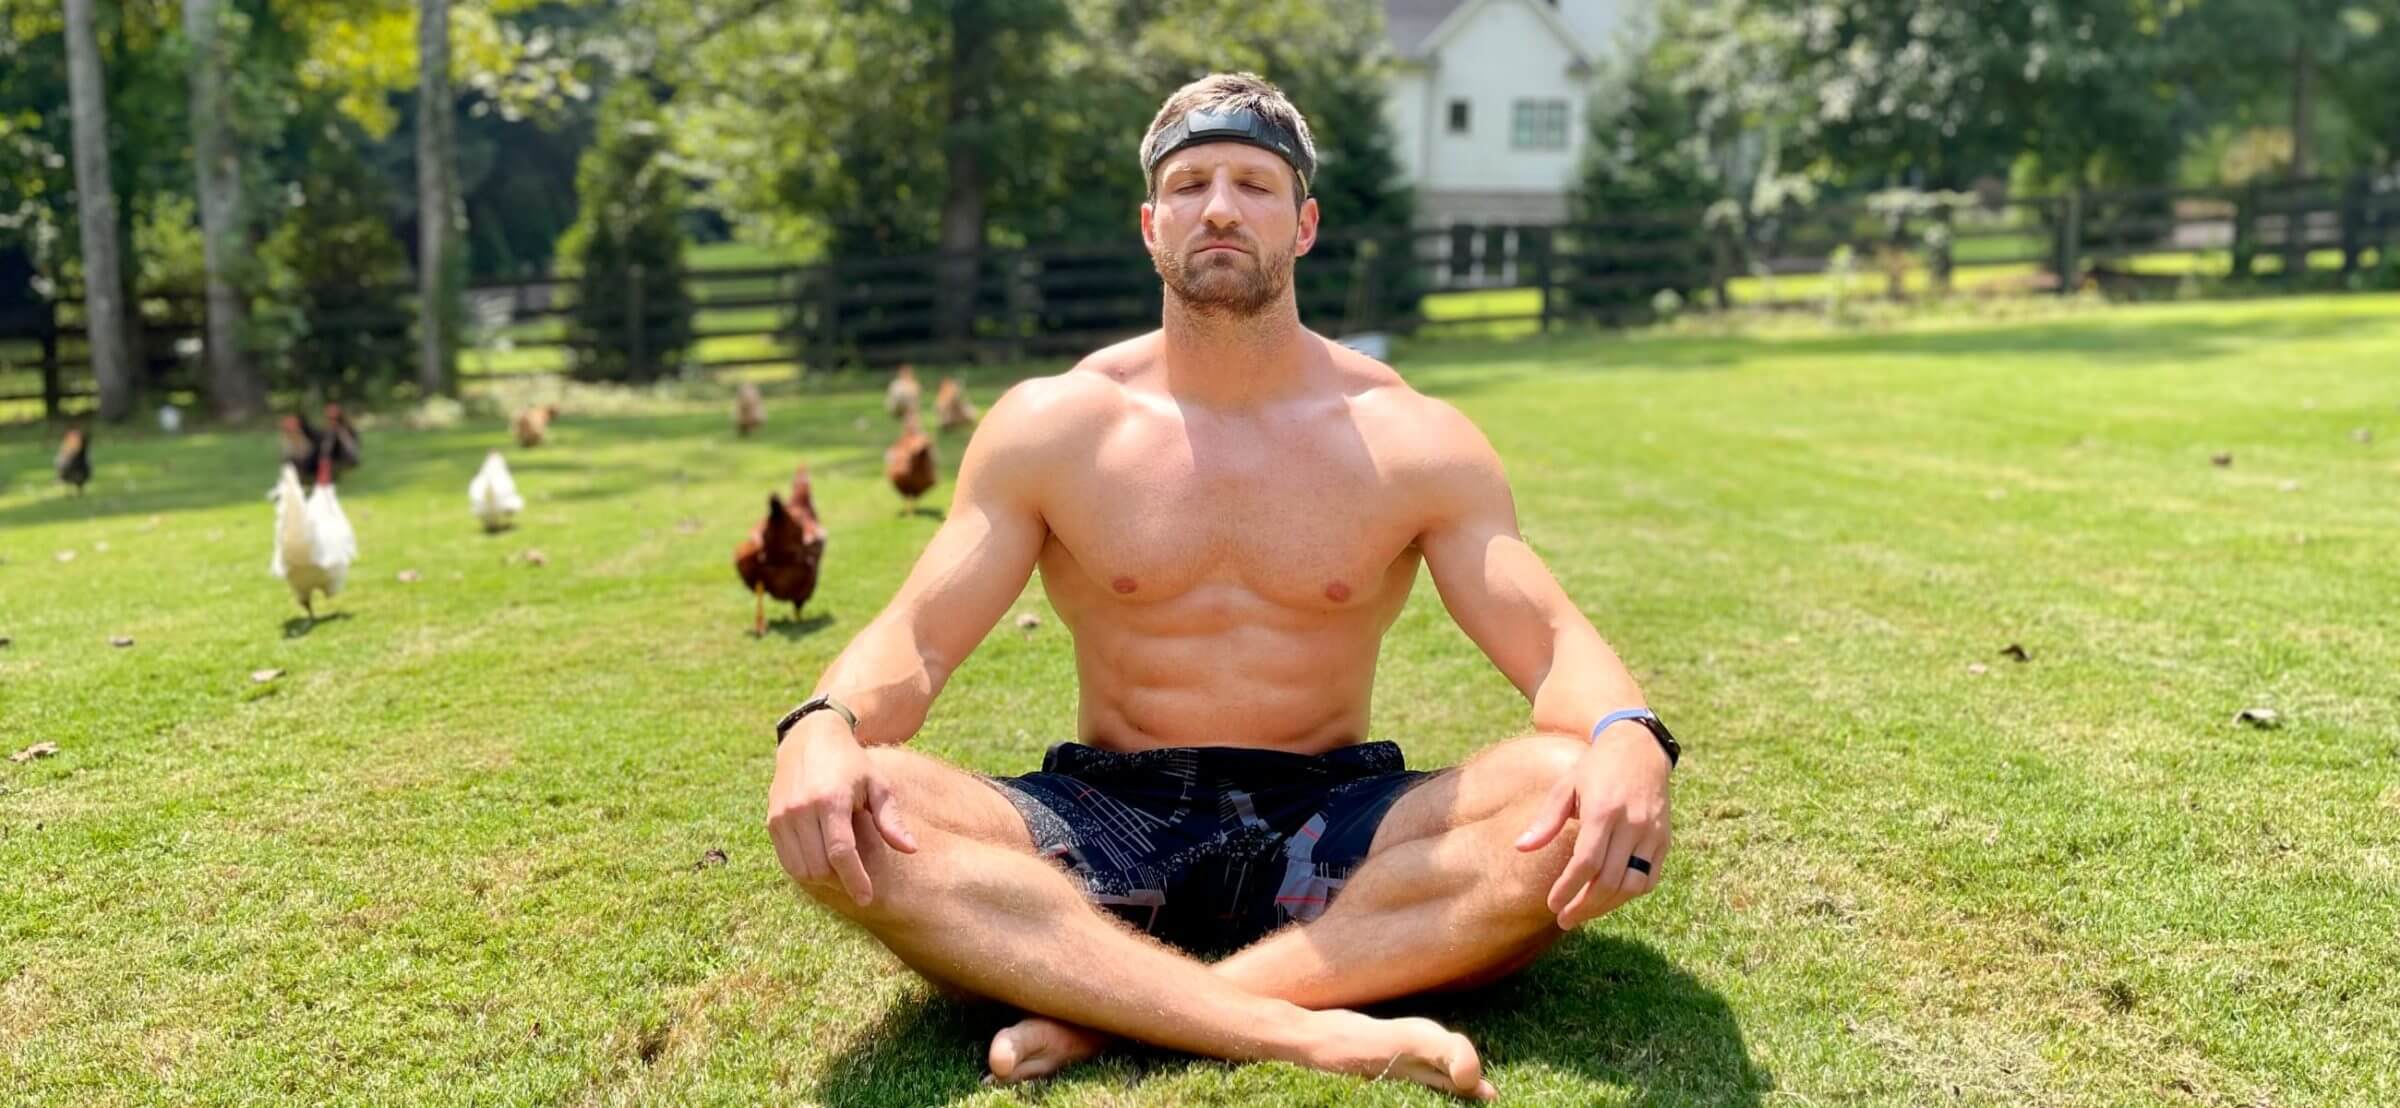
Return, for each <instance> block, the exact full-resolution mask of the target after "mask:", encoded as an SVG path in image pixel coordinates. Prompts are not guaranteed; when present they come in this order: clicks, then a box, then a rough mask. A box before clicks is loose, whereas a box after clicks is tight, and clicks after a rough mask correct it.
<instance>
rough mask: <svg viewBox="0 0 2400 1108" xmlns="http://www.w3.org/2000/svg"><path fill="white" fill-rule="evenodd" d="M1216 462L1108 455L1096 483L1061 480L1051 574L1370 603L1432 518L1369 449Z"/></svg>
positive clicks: (1051, 515) (1127, 593) (1326, 603)
mask: <svg viewBox="0 0 2400 1108" xmlns="http://www.w3.org/2000/svg"><path fill="white" fill-rule="evenodd" d="M1213 461H1214V460H1212V459H1209V458H1206V457H1197V458H1195V457H1193V456H1192V454H1190V453H1188V452H1186V453H1183V454H1181V455H1178V454H1177V453H1176V452H1174V451H1173V450H1156V451H1152V452H1148V453H1144V454H1139V455H1135V456H1131V457H1118V458H1111V457H1109V456H1107V455H1105V454H1104V455H1103V456H1102V457H1101V458H1100V459H1098V462H1099V464H1097V465H1095V466H1093V467H1092V469H1091V470H1090V472H1089V475H1088V478H1087V477H1083V476H1079V477H1078V478H1076V479H1073V480H1069V481H1066V482H1062V483H1060V484H1059V485H1058V486H1054V487H1053V488H1052V489H1051V490H1049V492H1048V494H1047V495H1045V497H1044V499H1045V501H1046V503H1045V505H1044V508H1043V515H1044V519H1045V521H1046V522H1047V523H1048V525H1049V527H1050V532H1051V536H1052V544H1053V547H1054V550H1053V551H1052V552H1051V554H1050V555H1049V556H1048V557H1047V558H1046V559H1045V570H1046V572H1049V571H1052V570H1053V569H1054V567H1052V566H1051V565H1050V563H1051V562H1061V563H1062V564H1061V565H1059V566H1057V567H1055V568H1056V569H1063V570H1065V571H1066V572H1070V573H1075V574H1079V575H1081V576H1082V577H1083V578H1084V583H1085V584H1087V585H1088V586H1089V587H1090V588H1092V589H1094V590H1096V591H1101V592H1105V593H1107V594H1108V595H1110V596H1113V597H1115V598H1117V599H1120V600H1124V601H1129V602H1135V603H1140V602H1156V601H1164V600H1169V599H1176V598H1182V597H1187V596H1191V595H1194V594H1207V593H1209V592H1210V591H1211V590H1209V588H1208V586H1212V585H1229V586H1234V588H1233V589H1232V590H1226V591H1228V592H1232V593H1236V594H1238V593H1248V594H1255V595H1256V596H1257V597H1258V598H1261V599H1264V600H1266V601H1269V602H1271V603H1273V604H1275V605H1277V606H1282V607H1290V608H1295V609H1315V610H1324V609H1340V608H1347V607H1351V606H1355V605H1362V604H1367V603H1370V602H1371V601H1373V600H1374V599H1375V598H1376V597H1377V596H1379V595H1380V594H1381V593H1382V592H1383V590H1384V589H1385V588H1387V587H1388V581H1389V578H1390V577H1391V576H1392V574H1393V570H1394V567H1395V564H1396V563H1399V562H1401V561H1402V560H1403V559H1406V558H1409V557H1410V556H1411V554H1412V547H1413V544H1414V543H1415V541H1416V538H1417V535H1418V532H1419V531H1420V529H1421V525H1422V521H1421V520H1420V519H1418V518H1416V515H1415V514H1414V513H1413V512H1412V511H1411V509H1410V504H1409V500H1408V497H1407V495H1406V490H1404V489H1401V488H1397V487H1395V486H1393V485H1392V484H1391V483H1390V482H1389V481H1388V480H1387V479H1385V478H1384V477H1382V476H1381V475H1379V474H1378V473H1377V471H1376V469H1375V467H1374V466H1373V465H1372V464H1371V462H1370V461H1369V460H1368V459H1366V458H1365V457H1364V456H1363V455H1361V456H1359V457H1358V458H1356V459H1354V460H1353V459H1346V458H1328V457H1325V456H1323V455H1322V454H1321V453H1319V452H1317V451H1310V450H1296V451H1292V452H1290V454H1289V455H1288V456H1287V457H1284V458H1281V459H1269V458H1257V459H1251V458H1245V459H1242V460H1241V462H1240V463H1239V464H1212V462H1213ZM1060 554H1063V555H1065V558H1064V559H1060V558H1059V557H1058V555H1060ZM1407 568H1408V569H1410V570H1413V568H1414V562H1413V561H1411V562H1409V563H1408V566H1407Z"/></svg>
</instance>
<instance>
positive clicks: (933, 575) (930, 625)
mask: <svg viewBox="0 0 2400 1108" xmlns="http://www.w3.org/2000/svg"><path fill="white" fill-rule="evenodd" d="M1008 408H1009V405H1008V403H1007V400H1006V399H1005V398H1004V399H1003V401H1002V403H1001V404H997V405H994V408H993V412H992V413H991V415H990V416H987V417H986V420H985V422H984V425H983V426H982V427H981V428H979V429H978V430H977V436H978V439H979V440H980V441H977V442H973V443H970V444H969V446H968V448H967V456H966V458H965V459H964V460H963V461H962V462H961V464H960V466H959V475H958V487H957V492H956V494H955V495H953V496H952V497H951V501H950V511H949V515H948V518H946V519H944V520H943V522H942V525H941V527H940V528H939V529H938V530H936V531H935V532H934V535H933V539H932V541H931V542H929V543H927V544H926V546H925V551H924V553H922V554H920V555H918V557H917V564H916V566H915V567H914V568H912V569H911V570H910V571H909V574H908V580H907V581H906V582H905V583H904V584H902V585H901V587H900V593H899V595H898V596H896V597H895V598H894V599H893V603H892V607H893V608H894V609H895V611H896V612H897V613H898V614H900V615H901V616H902V617H903V618H905V619H907V620H908V621H909V624H910V626H911V628H912V629H913V631H914V632H915V635H914V637H915V639H916V641H917V649H918V652H919V653H920V654H922V655H924V657H925V660H926V662H927V663H928V665H929V666H930V667H932V668H934V669H935V671H936V674H937V676H936V678H935V679H936V680H937V681H939V680H941V679H943V678H945V677H947V676H948V674H949V671H951V670H953V669H956V668H957V667H958V664H959V663H960V662H962V661H965V660H966V656H967V655H968V653H970V652H972V651H973V650H974V649H975V644H977V643H979V642H982V641H983V637H984V636H985V635H986V634H988V633H990V631H991V629H992V625H993V624H995V623H998V622H999V620H1000V617H1001V616H1002V615H1003V614H1005V613H1006V612H1007V611H1008V607H1009V605H1011V604H1013V603H1015V602H1016V599H1017V596H1018V595H1019V594H1021V593H1023V592H1024V591H1025V583H1026V582H1027V581H1029V580H1031V579H1032V577H1033V567H1034V563H1035V561H1036V560H1037V559H1038V558H1040V556H1041V552H1042V543H1043V542H1044V540H1046V539H1047V538H1048V537H1049V527H1048V525H1047V524H1046V523H1045V522H1044V521H1043V519H1042V516H1041V512H1040V509H1039V506H1038V505H1037V504H1036V503H1035V502H1034V499H1033V496H1032V490H1033V489H1034V488H1036V487H1037V485H1038V483H1037V481H1036V480H1035V477H1036V475H1035V474H1033V473H1031V472H1029V471H1028V470H1029V467H1032V466H1035V465H1038V464H1040V463H1039V459H1038V458H1035V457H1032V456H1029V455H1028V452H1026V451H1024V450H1023V449H1020V445H1021V442H1022V440H1021V439H1020V438H1019V436H1018V433H1017V432H1018V428H1017V427H1016V426H1015V424H1016V423H1017V422H1018V421H1017V420H1015V419H1012V418H1011V417H1012V416H1014V415H1015V413H1013V412H1011V411H1009V410H1008Z"/></svg>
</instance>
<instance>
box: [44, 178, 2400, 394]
mask: <svg viewBox="0 0 2400 1108" xmlns="http://www.w3.org/2000/svg"><path fill="white" fill-rule="evenodd" d="M2396 237H2400V182H2393V181H2389V180H2386V181H2376V180H2373V179H2370V178H2367V177H2363V176H2362V177H2355V178H2350V179H2346V180H2319V181H2305V182H2296V183H2276V184H2268V185H2255V186H2251V187H2247V188H2240V189H2224V188H2211V189H2185V188H2142V189H2123V190H2114V191H2078V192H2073V193H2066V194H2061V195H2056V196H2040V197H2012V198H2005V199H1998V200H1988V201H1987V200H1983V199H1978V198H1967V199H1962V198H1959V197H1949V198H1916V199H1914V200H1913V201H1912V202H1909V203H1905V204H1885V203H1876V202H1860V201H1842V202H1834V203H1827V204H1823V205H1818V206H1815V207H1810V208H1800V207H1793V208H1787V209H1783V210H1779V211H1773V212H1761V213H1751V214H1748V215H1745V216H1742V217H1739V218H1736V219H1733V220H1727V221H1712V220H1711V219H1710V218H1709V217H1708V213H1705V212H1701V211H1698V210H1685V211H1653V212H1627V213H1623V214H1621V215H1612V216H1609V217H1607V218H1605V219H1599V220H1592V221H1585V222H1578V223H1569V224H1557V225H1515V224H1496V225H1458V226H1453V227H1441V228H1426V229H1414V230H1399V229H1391V230H1375V231H1366V232H1358V233H1352V234H1329V235H1327V236H1325V237H1323V238H1321V239H1320V240H1319V242H1318V244H1317V246H1316V249H1315V250H1314V252H1313V254H1312V256H1311V257H1310V258H1308V259H1307V260H1305V261H1303V262H1302V263H1301V264H1300V266H1299V268H1298V271H1297V273H1296V275H1295V277H1294V280H1295V283H1296V286H1297V288H1296V292H1297V294H1298V298H1299V300H1300V305H1301V312H1302V316H1303V318H1305V319H1308V320H1309V321H1310V322H1311V323H1312V324H1314V325H1316V326H1317V327H1319V328H1320V329H1324V330H1332V331H1339V332H1358V331H1393V332H1402V333H1415V334H1433V335H1439V334H1444V333H1457V332H1460V331H1468V330H1486V331H1489V330H1493V329H1496V328H1502V329H1504V328H1511V327H1514V328H1521V329H1530V330H1536V331H1547V330H1549V329H1551V328H1554V327H1558V326H1561V325H1566V324H1572V323H1578V322H1586V321H1595V320H1596V321H1601V322H1608V323H1617V322H1625V321H1629V320H1635V319H1639V318H1642V317H1644V316H1646V315H1648V314H1650V313H1651V312H1652V310H1653V306H1654V303H1655V302H1656V300H1657V299H1658V295H1659V294H1660V293H1662V292H1664V291H1668V290H1672V291H1673V292H1675V293H1676V294H1677V299H1678V300H1679V301H1680V302H1684V303H1691V304H1696V305H1700V306H1704V307H1709V308H1717V309H1722V308H1729V307H1737V306H1738V307H1751V306H1763V307H1786V306H1790V305H1792V304H1795V303H1817V302H1821V301H1822V299H1823V297H1824V296H1825V295H1826V292H1827V290H1828V285H1827V282H1828V281H1831V282H1833V283H1834V287H1846V286H1847V283H1848V282H1850V281H1852V280H1857V281H1861V282H1872V281H1873V279H1874V278H1875V277H1877V276H1878V275H1880V276H1881V277H1882V278H1883V281H1884V286H1885V287H1884V289H1883V290H1882V292H1883V294H1884V295H1888V296H1893V297H1902V296H1907V295H1911V294H1913V293H1916V292H1922V293H1925V294H1930V295H1946V294H1948V293H1950V292H1952V291H1953V290H1956V289H1959V288H1961V287H1968V286H1977V285H1980V286H1982V287H1984V288H1991V287H1994V286H1995V285H1996V284H1998V285H2003V286H2005V287H2008V288H2012V289H2015V290H2017V291H2022V292H2052V291H2073V290H2074V289H2075V288H2077V287H2079V286H2080V285H2081V284H2083V283H2084V282H2085V281H2087V280H2099V281H2101V282H2102V283H2104V284H2109V285H2111V286H2112V287H2127V286H2138V285H2139V284H2141V283H2143V282H2144V281H2145V280H2147V281H2149V282H2152V283H2155V282H2157V281H2162V280H2172V279H2173V277H2172V276H2171V274H2172V273H2173V272H2176V271H2178V270H2180V271H2182V272H2190V271H2192V270H2193V269H2194V268H2196V266H2195V264H2194V263H2193V259H2195V258H2208V259H2214V260H2215V261H2216V262H2221V264H2222V271H2223V274H2224V275H2225V276H2228V277H2231V278H2235V279H2247V278H2256V277H2260V276H2263V275H2265V274H2267V273H2268V272H2269V271H2270V270H2272V271H2274V272H2275V273H2277V274H2279V275H2280V277H2281V278H2282V279H2284V280H2288V281H2294V282H2297V281H2298V280H2300V279H2301V278H2302V277H2303V276H2304V275H2305V274H2307V273H2310V272H2334V271H2339V272H2341V273H2345V274H2348V273H2355V272H2357V271H2358V270H2360V269H2361V268H2363V267H2365V266H2367V265H2369V264H2385V265H2388V264H2390V262H2389V260H2388V259H2390V257H2391V254H2390V251H2391V249H2392V247H2393V243H2394V239H2395V238H2396ZM2179 258H2180V259H2182V260H2183V262H2182V264H2181V265H2180V266H2178V265H2176V264H2173V263H2174V260H2175V259H2179ZM2212 264H2213V263H2212ZM1827 274H1831V275H1832V276H1831V277H1830V278H1827V277H1823V276H1820V275H1827ZM2061 275H2067V276H2065V277H2063V278H2062V276H2061ZM1812 279H1813V280H1814V282H1815V283H1814V284H1812V283H1810V282H1811V281H1812ZM576 287H577V285H576V281H575V279H574V278H573V277H572V276H569V275H562V274H542V275H529V276H527V277H523V278H519V279H515V280H504V281H488V282H484V283H480V284H477V285H475V286H474V287H472V288H470V289H469V290H468V292H467V306H468V312H467V317H468V321H469V322H468V328H469V332H470V334H469V337H470V340H471V341H470V344H469V348H468V349H467V350H466V351H465V352H464V353H463V356H462V362H463V364H464V366H465V368H466V370H467V372H468V373H469V375H470V376H471V377H473V378H491V377H506V376H512V375H521V374H529V373H548V372H558V371H562V370H566V369H569V368H571V367H573V366H574V365H575V364H576V363H577V362H578V361H579V359H581V358H582V357H583V356H584V355H585V354H586V353H587V352H588V351H591V350H595V349H601V348H606V349H610V350H612V351H615V352H618V353H623V354H626V355H628V356H629V357H630V359H631V360H632V361H633V362H634V363H636V364H637V365H642V366H645V367H647V364H648V363H650V362H652V361H659V360H667V356H668V355H669V353H670V352H666V351H651V350H647V349H646V347H647V346H648V345H649V344H650V342H651V339H650V336H651V334H652V332H651V331H649V330H648V329H645V328H644V327H641V326H638V325H637V324H639V323H640V322H641V321H642V320H644V319H649V320H651V321H652V322H658V321H660V320H661V318H662V316H661V313H662V311H664V310H663V309H658V308H655V307H652V308H645V307H644V306H643V301H642V293H641V285H640V283H639V278H638V277H637V278H636V279H635V282H634V283H633V285H632V286H630V287H629V288H628V289H627V290H626V295H625V296H624V297H623V302H624V304H625V307H624V308H623V310H621V311H619V312H616V313H615V314H614V316H613V318H612V319H603V320H601V321H599V323H598V325H597V326H592V327H590V328H589V329H588V330H587V329H586V328H585V327H584V326H583V325H580V324H579V323H578V322H577V320H576V318H575V317H576V312H575V309H574V305H573V297H574V294H575V290H576ZM685 287H686V289H687V290H688V293H689V296H690V299H691V302H692V305H693V307H694V309H695V314H694V317H693V320H692V322H693V326H692V327H691V329H690V331H691V335H692V343H691V345H690V347H688V348H687V349H685V350H682V351H680V352H672V357H673V360H674V361H675V362H676V363H677V365H679V366H684V367H690V368H695V369H698V370H701V371H713V370H721V369H732V368H738V367H750V366H759V365H772V364H794V365H807V366H818V367H831V366H839V365H843V364H888V363H890V362H894V361H902V360H928V361H932V360H951V361H995V360H1013V359H1021V358H1027V357H1048V356H1054V355H1059V354H1064V353H1072V352H1078V351H1082V350H1087V349H1090V348H1092V347H1093V346H1096V345H1100V344H1103V343H1106V342H1109V341H1113V340H1115V339H1117V338H1121V337H1123V336H1125V335H1128V334H1132V333H1138V332H1139V331H1142V330H1146V329H1148V328H1149V327H1152V326H1155V324H1156V321H1157V318H1158V311H1159V299H1160V289H1159V282H1158V279H1157V277H1156V276H1155V275H1154V273H1153V272H1152V269H1151V263H1150V259H1149V257H1148V255H1147V254H1146V253H1144V252H1143V251H1142V250H1141V249H1140V248H1139V247H1138V246H1131V245H1127V246H1116V245H1093V244H1073V245H1055V246H1043V247H1031V248H1024V249H1007V250H999V249H995V250H987V251H984V252H982V253H980V254H976V255H971V256H945V255H907V256H894V257H880V258H859V259H840V260H834V261H828V262H820V263H815V264H808V265H776V266H745V267H738V268H719V269H702V270H694V271H691V272H689V273H687V274H686V275H685ZM358 291H359V290H356V289H327V290H308V292H307V295H310V296H317V297H323V298H325V300H320V301H319V302H320V303H324V302H326V301H327V300H335V299H336V298H339V297H343V296H354V295H356V294H357V292H358ZM1867 294H1868V293H1867V291H1866V290H1861V291H1859V292H1857V293H1853V295H1867ZM138 307H140V309H141V315H142V323H141V326H140V328H139V330H140V334H139V339H140V342H139V347H138V348H139V350H140V351H141V354H142V359H141V361H142V365H141V367H140V373H141V378H142V380H141V385H142V387H143V388H144V389H145V390H146V391H147V392H149V393H151V394H153V395H162V394H163V395H176V394H182V393H190V392H193V391H195V390H196V386H197V384H198V372H197V366H198V364H199V358H198V355H199V352H200V351H199V347H200V344H201V342H202V341H203V331H204V328H203V326H202V324H201V323H200V318H201V312H200V308H201V303H200V298H199V297H198V296H197V295H192V294H178V293H145V294H144V295H143V296H142V297H141V298H140V302H139V305H138ZM80 317H81V304H80V303H79V301H78V300H77V299H76V298H74V297H60V298H57V299H54V300H47V301H35V302H33V303H31V304H19V305H15V306H11V305H9V304H5V303H0V405H5V404H17V405H23V404H24V403H26V402H29V401H35V400H38V401H40V403H41V411H42V412H43V414H44V415H46V416H53V417H55V416H57V415H60V414H62V413H63V412H65V411H66V410H67V409H68V407H69V406H70V404H71V403H75V402H80V401H85V400H88V399H89V398H90V397H91V395H92V390H91V387H90V365H89V354H88V352H87V351H86V350H85V342H84V336H83V332H82V321H81V318H80ZM413 318H414V313H413V312H406V313H394V312H389V311H382V312H372V313H357V314H344V313H339V312H336V313H334V314H331V315H324V314H320V315H319V316H318V317H317V319H316V322H317V324H318V326H319V328H320V330H321V331H322V332H324V333H320V334H318V335H314V336H311V337H310V338H309V339H304V340H303V341H304V342H321V343H327V344H333V343H350V344H358V343H361V342H364V341H366V340H373V341H377V342H389V341H395V340H397V341H407V340H409V336H410V335H411V334H412V333H413ZM587 322H588V321H587ZM328 325H330V326H328Z"/></svg>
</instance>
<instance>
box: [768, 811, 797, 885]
mask: <svg viewBox="0 0 2400 1108" xmlns="http://www.w3.org/2000/svg"><path fill="white" fill-rule="evenodd" d="M767 841H768V842H771V843H773V844H775V860H776V861H777V862H780V863H782V864H783V872H785V873H786V874H789V875H791V877H792V878H793V879H794V880H797V879H798V878H799V877H800V840H799V839H798V838H796V837H794V836H793V834H792V829H791V827H790V826H789V825H788V824H787V823H786V822H785V821H783V820H775V821H772V822H770V823H768V824H767Z"/></svg>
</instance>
